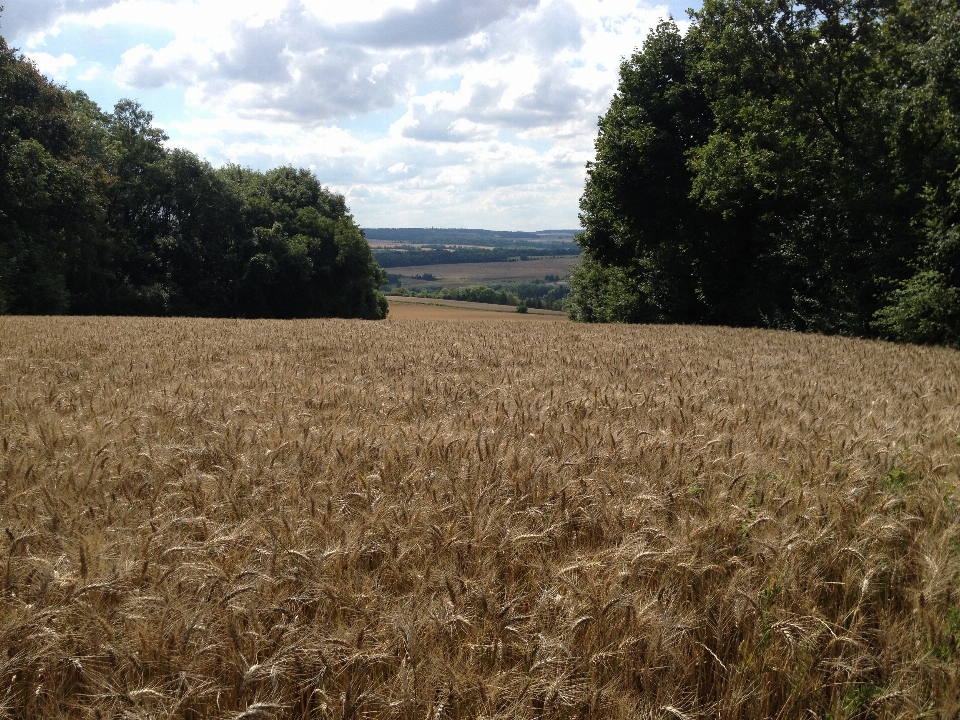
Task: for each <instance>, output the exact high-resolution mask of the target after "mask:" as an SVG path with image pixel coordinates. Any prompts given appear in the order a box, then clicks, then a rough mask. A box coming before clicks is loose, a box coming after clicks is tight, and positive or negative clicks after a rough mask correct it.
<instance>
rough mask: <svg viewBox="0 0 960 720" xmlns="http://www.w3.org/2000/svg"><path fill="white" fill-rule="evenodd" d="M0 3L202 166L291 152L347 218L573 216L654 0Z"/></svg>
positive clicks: (261, 166)
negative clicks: (624, 65) (345, 209)
mask: <svg viewBox="0 0 960 720" xmlns="http://www.w3.org/2000/svg"><path fill="white" fill-rule="evenodd" d="M654 3H655V0H641V1H639V2H638V0H279V1H272V0H256V1H248V0H0V4H2V5H4V6H5V9H4V11H3V13H2V15H0V34H2V35H3V36H4V37H5V38H6V40H7V42H8V43H9V44H10V45H12V46H14V47H17V48H19V49H20V51H21V52H22V53H23V54H24V55H26V56H27V57H29V58H30V59H32V60H33V61H34V62H35V63H36V65H37V67H38V68H39V69H40V70H41V71H42V72H43V73H44V74H46V75H47V76H48V77H50V78H51V79H53V80H54V81H56V82H58V83H61V84H64V85H65V86H67V87H68V88H70V89H71V90H83V91H84V92H86V93H87V94H88V95H89V96H90V97H91V98H92V99H93V100H95V101H96V102H97V103H98V104H99V105H100V106H101V107H102V108H104V109H105V110H110V109H112V107H113V105H114V104H115V103H116V102H117V101H118V100H120V99H122V98H131V99H133V100H136V101H137V102H139V103H140V104H141V105H142V106H143V107H144V108H145V109H147V110H149V111H150V112H152V113H153V115H154V124H155V125H156V126H158V127H160V128H162V129H163V130H164V131H165V132H166V133H167V135H168V136H169V141H168V145H169V146H170V147H181V148H185V149H187V150H190V151H192V152H194V153H196V154H197V155H199V156H200V157H202V158H204V159H206V160H208V161H209V162H210V163H211V164H213V165H214V166H221V165H224V164H226V163H238V164H240V165H244V166H247V167H252V168H255V169H258V170H267V169H269V168H272V167H277V166H279V165H294V166H296V167H308V168H310V169H311V170H312V171H313V172H314V173H315V174H316V176H317V177H318V178H319V180H320V182H321V183H322V184H323V185H324V186H326V187H328V188H330V189H331V190H334V191H336V192H339V193H343V194H344V195H345V196H346V198H347V203H348V205H349V207H350V209H351V212H352V213H353V215H354V217H355V218H356V220H357V222H358V223H359V224H360V225H361V226H362V227H474V228H487V229H496V230H544V229H566V228H576V227H579V220H578V218H577V213H578V201H579V198H580V195H581V193H582V191H583V182H584V177H585V164H586V163H587V162H588V161H590V160H592V159H593V155H594V153H593V143H594V140H595V138H596V130H597V118H598V116H600V115H602V114H603V113H604V112H605V111H606V109H607V107H608V106H609V103H610V99H611V98H612V96H613V93H614V91H615V90H616V85H617V79H618V71H619V66H620V62H621V61H622V59H623V58H624V57H628V56H629V55H630V54H631V53H632V52H633V51H634V50H635V49H636V48H637V47H639V46H641V45H642V43H643V39H644V38H645V37H646V35H647V33H648V32H649V30H650V29H651V28H652V27H654V26H655V25H656V23H657V22H658V21H659V20H660V19H661V18H665V17H667V16H669V15H672V16H673V17H674V18H675V19H676V20H677V21H678V24H679V25H680V26H681V28H684V27H685V26H686V19H687V13H686V9H687V8H688V7H690V6H695V7H697V6H699V3H695V2H683V1H682V0H681V1H679V2H678V0H670V1H669V2H666V3H661V4H654Z"/></svg>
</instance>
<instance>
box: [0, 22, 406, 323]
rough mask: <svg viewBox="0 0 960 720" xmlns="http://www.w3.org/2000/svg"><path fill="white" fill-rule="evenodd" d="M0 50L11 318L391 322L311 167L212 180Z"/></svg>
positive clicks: (363, 253) (0, 221)
mask: <svg viewBox="0 0 960 720" xmlns="http://www.w3.org/2000/svg"><path fill="white" fill-rule="evenodd" d="M165 140H166V136H165V135H164V134H163V132H162V131H161V130H159V129H157V128H155V127H153V125H152V116H151V115H150V113H148V112H146V111H144V110H143V109H142V108H140V107H139V106H138V105H137V104H136V103H133V102H130V101H123V102H120V103H119V104H118V105H117V106H116V108H115V109H114V111H113V113H110V114H107V113H104V112H102V111H101V110H100V108H99V107H97V105H96V104H95V103H93V102H92V101H91V100H90V99H89V98H88V97H87V96H86V95H84V94H83V93H80V92H68V91H66V90H65V89H63V88H61V87H58V86H55V85H53V84H51V83H50V82H49V81H47V80H46V79H45V78H44V77H43V76H42V75H40V73H38V72H37V70H36V68H35V67H34V66H33V64H32V63H30V62H29V61H26V60H25V59H23V58H22V57H19V56H18V55H17V54H16V52H15V51H14V50H13V49H11V48H9V47H8V46H7V44H6V42H5V41H4V40H3V38H0V312H2V313H16V314H35V313H71V314H80V313H83V314H136V315H211V316H244V317H285V318H293V317H317V316H331V315H335V316H345V317H365V318H382V317H384V316H385V315H386V311H387V305H386V299H385V298H384V296H383V295H382V294H381V293H380V292H379V291H378V289H377V288H378V287H379V286H380V285H381V284H382V283H383V282H384V279H385V274H384V272H383V271H382V270H381V269H380V268H379V267H378V266H377V264H376V262H375V260H374V258H373V255H372V254H371V251H370V247H369V245H368V244H367V241H366V239H365V238H364V235H363V232H362V231H361V230H360V229H359V228H358V227H357V225H356V224H355V223H354V221H353V218H352V217H351V216H350V214H349V213H348V210H347V207H346V204H345V202H344V198H343V197H342V196H340V195H336V194H333V193H331V192H329V191H328V190H326V189H324V188H323V187H321V186H320V183H319V182H318V181H317V179H316V178H315V177H314V176H313V175H312V174H311V173H310V172H308V171H306V170H296V169H294V168H290V167H281V168H277V169H275V170H271V171H269V172H266V173H260V172H255V171H253V170H249V169H245V168H240V167H236V166H231V167H226V168H222V169H214V168H212V167H211V166H210V165H209V164H208V163H206V162H204V161H202V160H200V159H199V158H197V157H196V156H195V155H193V154H191V153H189V152H186V151H183V150H168V149H167V148H165V147H164V145H163V142H164V141H165Z"/></svg>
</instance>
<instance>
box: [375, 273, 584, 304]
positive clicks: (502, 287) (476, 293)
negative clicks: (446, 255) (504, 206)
mask: <svg viewBox="0 0 960 720" xmlns="http://www.w3.org/2000/svg"><path fill="white" fill-rule="evenodd" d="M394 277H396V276H394ZM424 279H426V278H424ZM387 294H388V295H401V296H405V297H420V298H435V299H437V300H465V301H467V302H479V303H490V304H493V305H516V306H520V305H523V306H525V307H531V308H537V309H542V310H563V309H564V307H565V302H566V297H567V296H568V295H569V294H570V288H569V286H568V285H567V284H566V283H559V282H551V283H545V282H544V281H543V280H534V281H533V282H498V283H493V284H491V285H466V286H463V287H450V288H444V287H441V288H439V289H437V290H434V291H430V290H421V289H419V288H417V287H416V286H412V287H404V286H402V285H397V287H395V288H392V289H390V290H388V293H387Z"/></svg>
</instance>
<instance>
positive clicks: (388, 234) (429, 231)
mask: <svg viewBox="0 0 960 720" xmlns="http://www.w3.org/2000/svg"><path fill="white" fill-rule="evenodd" d="M578 232H580V231H579V230H538V231H536V232H517V231H511V230H479V229H472V228H364V233H365V234H366V236H367V240H381V241H390V242H400V243H411V244H422V245H481V246H484V247H511V246H517V245H530V244H531V243H545V242H546V243H552V242H564V241H566V242H572V241H573V236H574V235H576V234H577V233H578Z"/></svg>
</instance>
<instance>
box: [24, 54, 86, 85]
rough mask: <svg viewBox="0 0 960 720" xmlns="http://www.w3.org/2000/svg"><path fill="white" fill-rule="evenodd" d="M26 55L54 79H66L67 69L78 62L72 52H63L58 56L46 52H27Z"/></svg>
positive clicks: (39, 68)
mask: <svg viewBox="0 0 960 720" xmlns="http://www.w3.org/2000/svg"><path fill="white" fill-rule="evenodd" d="M24 55H25V56H26V57H28V58H30V59H31V60H33V62H34V64H36V66H37V69H38V70H40V72H42V73H43V74H44V75H47V76H48V77H51V78H53V79H54V80H60V81H62V80H65V79H66V77H67V75H66V69H67V68H70V67H73V66H75V65H76V64H77V59H76V58H75V57H74V56H73V55H71V54H70V53H63V54H62V55H59V56H58V57H54V56H53V55H50V54H49V53H45V52H26V53H24Z"/></svg>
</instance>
